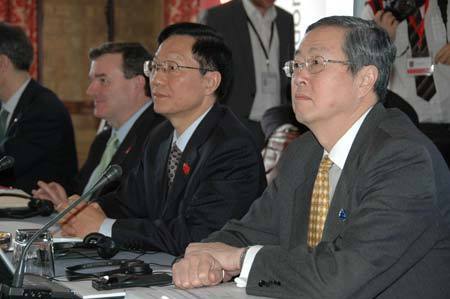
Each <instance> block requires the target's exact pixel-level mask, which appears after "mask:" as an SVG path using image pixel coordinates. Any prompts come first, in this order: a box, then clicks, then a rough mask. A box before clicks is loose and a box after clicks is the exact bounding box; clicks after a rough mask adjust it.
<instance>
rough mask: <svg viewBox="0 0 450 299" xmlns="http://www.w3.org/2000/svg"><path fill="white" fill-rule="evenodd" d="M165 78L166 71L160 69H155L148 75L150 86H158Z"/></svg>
mask: <svg viewBox="0 0 450 299" xmlns="http://www.w3.org/2000/svg"><path fill="white" fill-rule="evenodd" d="M165 80H167V78H166V73H165V72H163V71H162V70H157V71H155V72H153V73H152V74H151V75H150V87H151V88H152V89H153V86H159V85H161V84H163V83H164V82H165Z"/></svg>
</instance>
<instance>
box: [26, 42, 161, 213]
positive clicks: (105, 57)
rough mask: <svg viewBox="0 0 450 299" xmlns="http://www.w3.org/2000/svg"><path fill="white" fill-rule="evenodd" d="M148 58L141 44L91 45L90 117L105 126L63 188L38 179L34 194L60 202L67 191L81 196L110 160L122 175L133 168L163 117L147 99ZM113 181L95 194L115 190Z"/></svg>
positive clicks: (65, 196) (63, 200)
mask: <svg viewBox="0 0 450 299" xmlns="http://www.w3.org/2000/svg"><path fill="white" fill-rule="evenodd" d="M150 58H151V55H150V54H149V53H148V51H147V50H146V49H145V48H144V47H143V46H142V45H141V44H139V43H104V44H102V45H100V46H99V47H97V48H94V49H91V50H90V52H89V59H90V60H91V70H90V73H89V77H90V79H91V83H90V84H89V86H88V89H87V91H86V92H87V94H88V95H89V96H91V97H92V98H93V100H94V104H95V109H94V115H95V116H96V117H98V118H102V119H105V120H106V122H107V125H106V126H105V127H104V128H103V129H102V131H101V132H100V133H99V134H98V135H97V136H96V137H95V140H94V142H93V143H92V145H91V148H90V150H89V155H88V158H87V160H86V162H85V163H84V165H83V167H82V168H81V170H80V172H79V173H78V175H77V176H76V177H75V178H73V180H72V182H71V185H70V186H69V187H68V188H66V189H64V188H63V187H62V186H60V185H59V184H57V183H56V182H51V183H44V182H43V181H41V182H39V187H40V188H39V189H38V190H36V191H34V192H33V195H34V196H35V197H37V198H42V199H50V200H51V201H52V202H53V203H54V205H56V206H58V205H60V204H61V203H65V202H66V198H67V195H66V194H67V193H68V194H82V193H83V192H84V191H87V190H88V189H89V188H90V187H92V184H93V183H95V182H96V181H97V180H98V179H99V178H100V177H101V174H102V172H103V171H104V170H105V169H106V167H107V166H108V165H110V164H118V165H120V166H121V167H122V171H123V176H124V177H125V176H126V175H127V174H128V172H129V171H130V170H131V169H132V168H133V167H134V166H135V164H136V162H137V161H138V160H139V158H140V157H141V155H142V152H143V147H144V141H145V139H146V137H147V136H148V135H149V133H150V132H151V131H152V129H153V128H154V127H155V126H156V125H157V124H159V123H160V122H161V121H162V120H163V119H164V118H163V117H162V116H160V115H159V114H156V113H155V111H154V109H153V104H152V102H151V100H150V86H149V82H148V78H147V77H145V75H144V71H143V68H142V65H143V63H144V62H145V61H147V60H148V59H150ZM114 136H117V137H118V144H117V146H116V148H115V149H113V150H112V152H111V153H108V147H107V145H108V144H109V143H111V141H110V140H111V139H112V138H113V137H114ZM118 186H119V182H113V183H110V184H108V185H107V186H105V187H104V188H103V189H102V190H100V191H99V192H97V194H95V195H94V196H93V197H97V196H101V195H104V194H107V193H109V192H112V191H115V190H116V189H117V188H118Z"/></svg>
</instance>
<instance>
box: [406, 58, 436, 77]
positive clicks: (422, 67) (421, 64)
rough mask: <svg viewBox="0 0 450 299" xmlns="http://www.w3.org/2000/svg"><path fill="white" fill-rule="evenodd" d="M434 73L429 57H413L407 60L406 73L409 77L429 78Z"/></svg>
mask: <svg viewBox="0 0 450 299" xmlns="http://www.w3.org/2000/svg"><path fill="white" fill-rule="evenodd" d="M433 71H434V65H433V60H432V59H431V57H415V58H409V59H408V60H407V68H406V72H407V74H408V75H410V76H431V75H432V74H433Z"/></svg>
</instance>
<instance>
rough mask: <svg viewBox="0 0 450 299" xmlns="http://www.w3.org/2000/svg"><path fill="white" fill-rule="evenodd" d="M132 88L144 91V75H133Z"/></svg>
mask: <svg viewBox="0 0 450 299" xmlns="http://www.w3.org/2000/svg"><path fill="white" fill-rule="evenodd" d="M133 82H134V88H135V91H137V92H142V91H145V78H144V75H138V76H135V77H133Z"/></svg>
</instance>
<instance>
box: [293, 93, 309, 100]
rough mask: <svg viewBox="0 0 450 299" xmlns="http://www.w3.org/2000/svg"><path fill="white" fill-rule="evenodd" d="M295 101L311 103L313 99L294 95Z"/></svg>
mask: <svg viewBox="0 0 450 299" xmlns="http://www.w3.org/2000/svg"><path fill="white" fill-rule="evenodd" d="M294 99H295V100H297V101H310V100H311V98H310V97H308V96H306V95H304V94H296V95H294Z"/></svg>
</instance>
